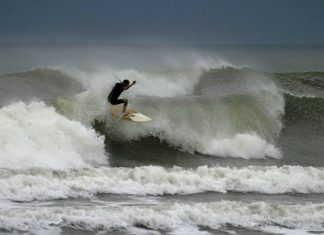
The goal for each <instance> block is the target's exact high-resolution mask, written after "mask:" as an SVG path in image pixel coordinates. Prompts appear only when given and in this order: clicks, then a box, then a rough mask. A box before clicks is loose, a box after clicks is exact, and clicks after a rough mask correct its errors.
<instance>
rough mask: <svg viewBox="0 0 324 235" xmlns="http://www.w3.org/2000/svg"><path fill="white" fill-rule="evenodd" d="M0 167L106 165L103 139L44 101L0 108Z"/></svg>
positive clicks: (51, 167)
mask: <svg viewBox="0 0 324 235" xmlns="http://www.w3.org/2000/svg"><path fill="white" fill-rule="evenodd" d="M0 122H1V125H0V153H1V156H0V166H1V168H7V169H29V168H37V167H40V168H50V169H68V168H75V167H87V166H91V165H99V164H106V163H107V157H106V154H105V150H104V137H103V136H99V135H98V134H97V133H96V132H95V131H94V130H93V129H91V128H89V127H85V126H83V125H82V124H81V123H79V122H77V121H72V120H69V119H67V118H65V117H64V116H62V115H60V114H58V113H57V112H55V110H54V108H52V107H49V106H47V105H46V104H45V103H44V102H37V101H35V102H31V103H29V104H26V103H23V102H19V103H14V104H11V105H8V106H6V107H3V108H1V109H0Z"/></svg>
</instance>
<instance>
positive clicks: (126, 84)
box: [123, 79, 129, 87]
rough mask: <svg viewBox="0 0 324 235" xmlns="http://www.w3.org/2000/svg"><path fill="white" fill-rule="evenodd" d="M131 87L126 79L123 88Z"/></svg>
mask: <svg viewBox="0 0 324 235" xmlns="http://www.w3.org/2000/svg"><path fill="white" fill-rule="evenodd" d="M128 85H129V80H127V79H125V80H124V81H123V87H127V86H128Z"/></svg>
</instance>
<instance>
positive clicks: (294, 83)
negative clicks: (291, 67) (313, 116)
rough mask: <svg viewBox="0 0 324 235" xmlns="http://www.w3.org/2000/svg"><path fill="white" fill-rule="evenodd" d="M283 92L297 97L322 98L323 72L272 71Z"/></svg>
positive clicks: (323, 95) (323, 87)
mask: <svg viewBox="0 0 324 235" xmlns="http://www.w3.org/2000/svg"><path fill="white" fill-rule="evenodd" d="M272 77H273V78H274V79H275V80H276V81H278V82H279V83H280V85H281V87H282V88H283V92H285V93H288V94H291V95H293V96H299V97H320V98H324V92H323V90H324V72H316V71H313V72H293V73H274V74H272Z"/></svg>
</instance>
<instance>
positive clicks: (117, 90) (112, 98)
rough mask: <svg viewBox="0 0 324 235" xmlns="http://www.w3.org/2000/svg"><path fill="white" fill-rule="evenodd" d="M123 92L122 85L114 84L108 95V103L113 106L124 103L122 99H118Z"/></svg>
mask: <svg viewBox="0 0 324 235" xmlns="http://www.w3.org/2000/svg"><path fill="white" fill-rule="evenodd" d="M123 91H124V89H123V84H122V83H116V84H115V86H114V88H113V89H112V90H111V92H110V94H109V95H108V101H109V102H110V103H111V104H113V105H115V104H121V103H125V100H124V99H118V97H119V96H120V94H121V93H122V92H123Z"/></svg>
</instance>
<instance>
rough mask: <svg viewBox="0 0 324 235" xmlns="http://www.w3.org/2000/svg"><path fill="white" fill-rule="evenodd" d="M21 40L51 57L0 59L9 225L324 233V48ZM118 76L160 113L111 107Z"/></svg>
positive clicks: (40, 229)
mask: <svg viewBox="0 0 324 235" xmlns="http://www.w3.org/2000/svg"><path fill="white" fill-rule="evenodd" d="M16 50H17V51H16V52H15V53H6V54H5V53H4V54H2V56H3V55H9V56H10V55H11V56H12V57H13V58H15V56H17V55H20V56H22V57H23V56H24V55H26V54H28V53H26V52H33V51H37V52H42V53H40V54H41V55H42V56H40V58H34V59H33V60H23V59H22V58H20V59H19V60H17V62H16V64H10V65H9V64H6V63H3V64H2V65H1V67H0V71H1V75H0V81H1V82H0V91H1V92H0V123H1V125H0V233H4V234H6V233H16V234H26V233H27V234H79V233H80V234H98V233H100V234H101V233H103V234H255V233H257V234H297V233H298V234H312V233H317V234H321V233H324V224H323V221H324V200H323V194H324V180H323V179H324V160H323V152H324V149H323V145H322V143H323V140H324V129H323V125H324V119H323V117H324V108H323V107H324V92H323V88H324V72H323V71H324V67H319V65H318V61H317V60H318V59H319V58H318V57H319V56H322V57H324V49H323V48H317V49H316V50H314V48H312V47H311V48H307V50H309V53H308V54H309V56H310V58H309V61H311V60H312V59H313V60H316V61H314V63H309V64H304V65H303V66H304V68H301V67H298V65H299V61H298V58H295V61H293V62H292V61H289V63H285V61H284V60H279V61H277V62H276V63H277V64H274V63H270V61H273V60H274V58H277V57H279V56H282V55H285V56H290V55H292V54H296V53H298V52H299V50H302V51H303V52H304V50H306V49H305V48H302V49H300V48H298V47H296V48H294V51H293V53H292V49H291V48H289V49H287V50H285V48H280V50H275V51H272V50H273V47H270V48H267V47H258V48H254V49H253V50H251V51H249V49H246V48H239V49H238V48H228V47H225V48H221V47H216V48H215V47H210V48H208V50H207V49H206V48H203V49H202V48H186V47H181V48H166V49H160V48H152V50H149V51H148V50H145V49H143V48H137V47H136V46H134V47H127V48H111V47H104V48H96V47H86V48H73V47H72V48H33V47H31V48H24V49H22V48H18V49H16ZM233 50H234V51H235V53H234V55H233ZM1 51H2V52H3V51H6V49H5V48H1ZM270 51H271V52H272V53H271V55H268V53H267V52H270ZM54 52H55V53H59V54H60V56H58V57H54V58H53V57H52V56H51V55H52V54H51V53H54ZM320 52H322V54H321V53H320ZM250 53H256V54H257V55H258V56H259V57H258V58H261V61H262V63H261V61H260V60H258V61H253V60H252V58H253V57H249V54H250ZM290 53H292V54H290ZM115 55H118V56H117V57H115ZM139 56H141V58H142V59H138V60H136V58H139ZM271 56H274V57H271ZM13 58H8V61H13ZM237 58H240V60H238V59H237ZM267 65H269V66H270V65H271V66H272V67H271V66H270V67H269V66H267ZM113 73H116V74H117V75H118V76H119V77H121V78H127V79H129V80H131V81H133V80H136V81H137V84H136V85H135V86H134V87H132V88H131V89H129V91H127V92H124V93H123V94H122V96H124V97H127V98H128V99H129V100H130V106H131V107H132V108H135V109H136V110H139V111H140V112H142V113H144V114H145V115H148V116H149V117H151V118H152V119H153V121H151V122H149V123H145V124H137V123H132V122H127V121H120V120H118V119H116V118H114V117H112V116H110V115H109V114H108V113H107V108H108V104H107V95H108V93H109V91H110V89H111V88H112V86H113V85H114V84H115V83H116V82H118V81H117V80H116V79H115V78H114V76H113Z"/></svg>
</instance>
